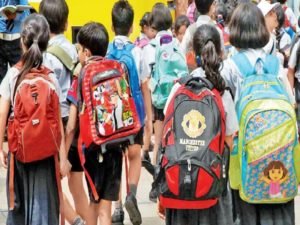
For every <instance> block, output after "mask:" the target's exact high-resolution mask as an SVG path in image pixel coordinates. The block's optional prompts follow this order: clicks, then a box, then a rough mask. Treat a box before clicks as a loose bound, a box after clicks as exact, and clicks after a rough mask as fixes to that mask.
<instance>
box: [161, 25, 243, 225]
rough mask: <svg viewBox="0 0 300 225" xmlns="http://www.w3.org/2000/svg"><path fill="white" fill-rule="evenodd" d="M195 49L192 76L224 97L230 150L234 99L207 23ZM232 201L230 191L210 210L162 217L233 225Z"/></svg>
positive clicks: (194, 224)
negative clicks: (201, 80)
mask: <svg viewBox="0 0 300 225" xmlns="http://www.w3.org/2000/svg"><path fill="white" fill-rule="evenodd" d="M193 48H194V52H195V55H196V56H197V64H198V68H197V69H196V70H194V71H193V72H192V74H191V76H194V77H203V78H206V79H208V80H209V81H210V82H211V83H212V84H213V86H214V87H215V88H216V89H217V90H218V91H219V92H220V94H221V95H222V100H223V106H224V109H225V114H226V121H225V124H226V137H225V142H226V144H227V145H228V146H229V148H230V149H231V148H232V139H233V134H234V133H235V132H236V131H237V130H238V122H237V116H236V113H235V109H234V103H233V100H232V97H231V95H230V93H229V91H227V90H226V89H225V87H226V85H225V80H224V79H223V78H222V76H221V75H220V69H221V66H222V50H221V38H220V34H219V32H218V30H217V29H216V28H215V27H214V26H212V25H208V24H205V25H201V26H200V27H198V28H197V30H196V33H195V35H194V38H193ZM179 87H180V85H179V84H175V86H174V87H173V89H172V92H171V94H170V97H169V99H168V102H167V105H168V103H169V101H170V99H171V98H172V95H173V94H174V93H175V92H176V90H177V89H178V88H179ZM166 108H167V106H166V107H165V109H166ZM207 126H209V125H207ZM231 202H232V200H231V192H230V191H227V192H226V194H224V195H223V196H222V197H221V198H219V201H218V203H217V204H216V205H215V206H213V207H211V208H208V209H202V210H186V209H166V210H165V212H164V211H162V210H161V209H160V213H161V214H160V217H164V213H165V219H166V225H182V224H187V225H232V224H233V217H232V203H231Z"/></svg>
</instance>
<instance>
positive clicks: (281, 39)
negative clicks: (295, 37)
mask: <svg viewBox="0 0 300 225" xmlns="http://www.w3.org/2000/svg"><path fill="white" fill-rule="evenodd" d="M274 10H275V12H276V14H277V20H278V26H277V27H276V48H277V50H278V51H279V53H281V54H282V56H283V66H284V67H285V68H286V67H287V64H288V60H289V56H290V48H291V45H292V39H291V37H290V36H289V35H288V33H287V32H286V31H285V29H284V27H283V25H284V10H283V8H282V6H281V5H278V6H277V7H275V9H274Z"/></svg>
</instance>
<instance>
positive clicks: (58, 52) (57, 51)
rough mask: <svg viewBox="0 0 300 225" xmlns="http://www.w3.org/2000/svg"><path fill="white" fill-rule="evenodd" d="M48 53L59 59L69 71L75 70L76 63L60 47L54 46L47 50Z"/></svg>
mask: <svg viewBox="0 0 300 225" xmlns="http://www.w3.org/2000/svg"><path fill="white" fill-rule="evenodd" d="M47 52H48V53H50V54H52V55H54V56H55V57H56V58H58V59H59V60H60V61H61V62H62V64H64V66H65V67H66V68H67V69H68V70H70V71H72V70H73V69H74V63H73V60H72V58H71V56H69V54H68V53H67V52H66V51H65V50H64V49H63V48H61V47H60V46H58V45H52V46H50V47H49V48H47Z"/></svg>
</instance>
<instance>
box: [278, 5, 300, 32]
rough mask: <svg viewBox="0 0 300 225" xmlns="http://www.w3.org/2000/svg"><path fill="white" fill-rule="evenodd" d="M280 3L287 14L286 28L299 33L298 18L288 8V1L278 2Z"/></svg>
mask: <svg viewBox="0 0 300 225" xmlns="http://www.w3.org/2000/svg"><path fill="white" fill-rule="evenodd" d="M276 1H277V2H279V3H280V5H281V6H282V8H283V11H284V14H285V21H284V28H286V29H288V28H291V29H292V30H293V32H297V31H298V22H297V17H296V15H295V13H294V11H293V10H292V9H291V8H290V7H289V6H288V4H287V0H276Z"/></svg>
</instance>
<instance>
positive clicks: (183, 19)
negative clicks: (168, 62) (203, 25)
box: [174, 15, 190, 42]
mask: <svg viewBox="0 0 300 225" xmlns="http://www.w3.org/2000/svg"><path fill="white" fill-rule="evenodd" d="M189 25H190V20H189V18H188V17H187V16H185V15H181V16H179V17H177V19H176V20H175V26H174V31H175V35H176V37H177V39H178V40H179V42H181V41H182V39H183V36H184V34H185V31H186V29H187V28H188V27H189Z"/></svg>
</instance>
